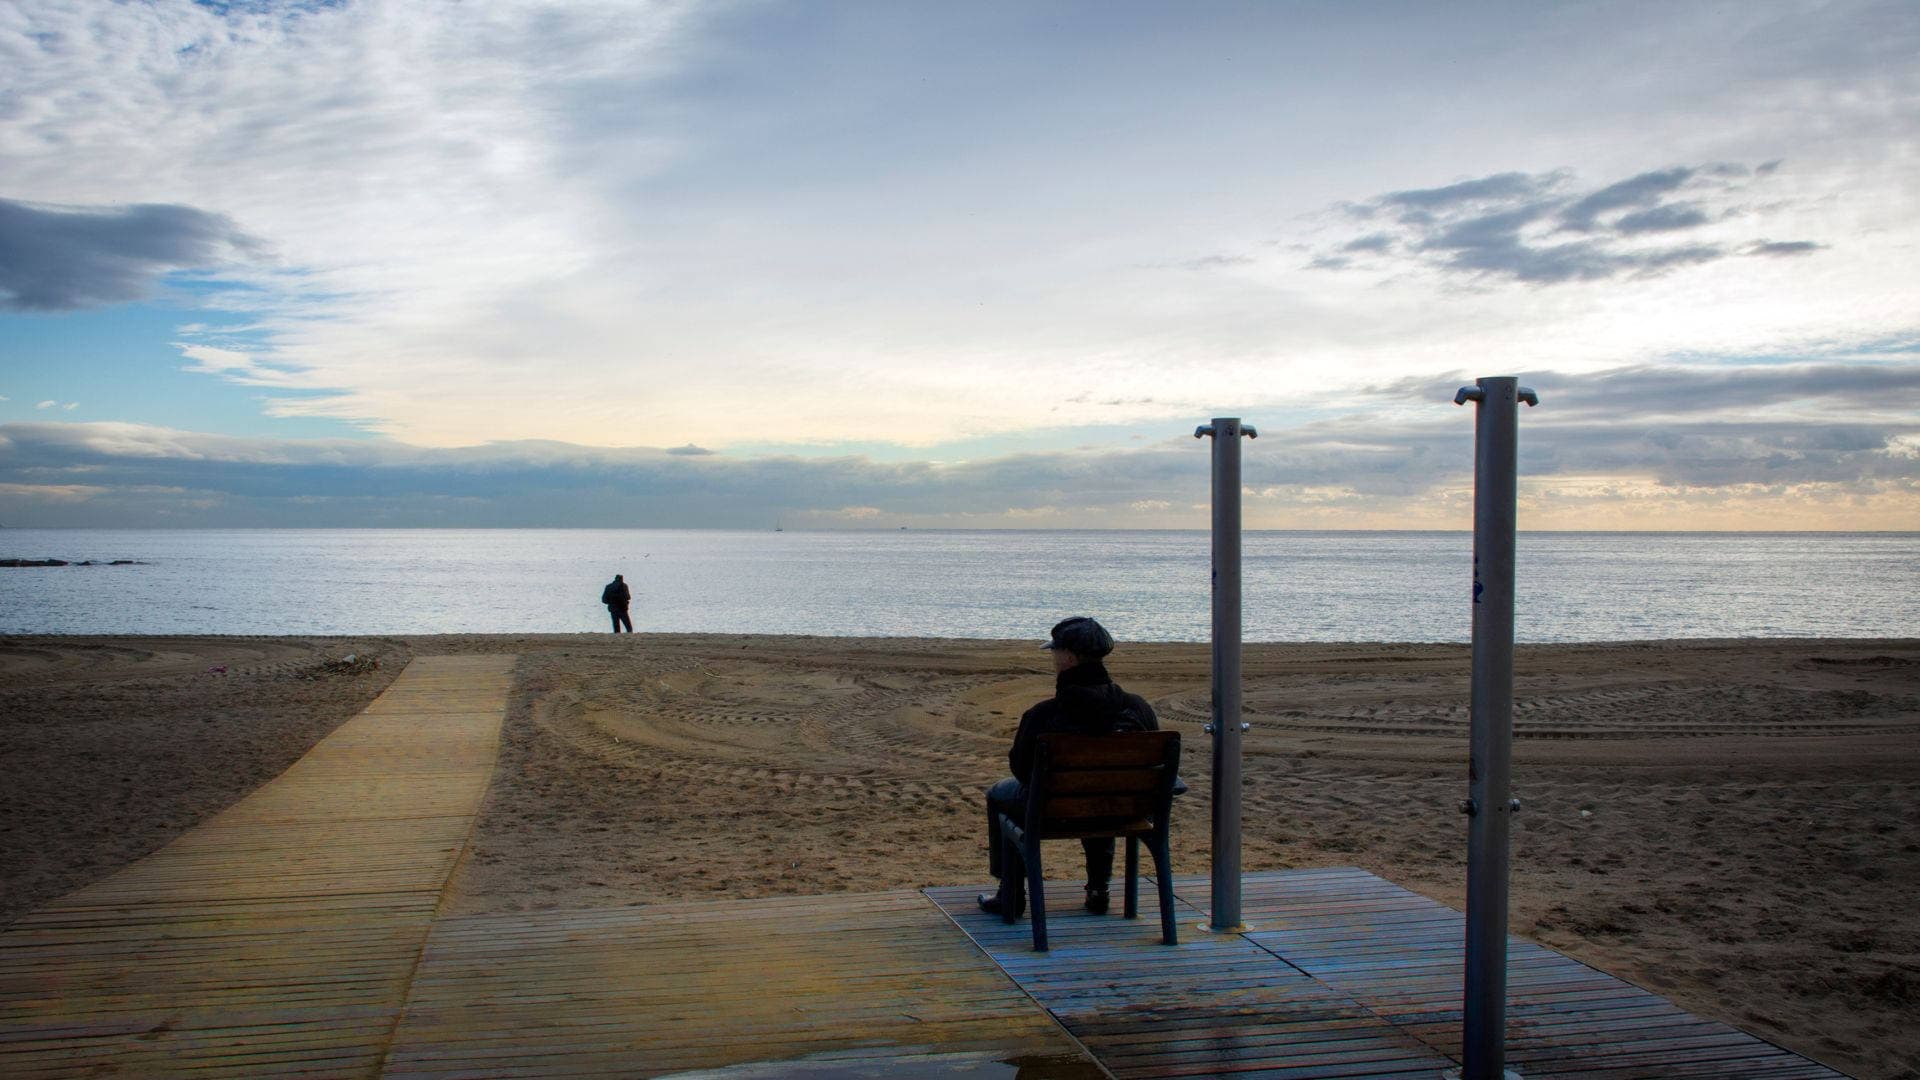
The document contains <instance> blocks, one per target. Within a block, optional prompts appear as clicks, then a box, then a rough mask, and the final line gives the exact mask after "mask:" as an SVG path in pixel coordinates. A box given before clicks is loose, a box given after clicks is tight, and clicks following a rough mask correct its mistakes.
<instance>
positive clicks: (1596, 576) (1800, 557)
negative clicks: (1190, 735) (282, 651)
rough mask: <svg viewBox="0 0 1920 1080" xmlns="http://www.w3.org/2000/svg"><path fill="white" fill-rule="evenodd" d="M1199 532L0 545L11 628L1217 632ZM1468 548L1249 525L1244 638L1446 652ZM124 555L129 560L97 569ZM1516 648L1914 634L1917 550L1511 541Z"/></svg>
mask: <svg viewBox="0 0 1920 1080" xmlns="http://www.w3.org/2000/svg"><path fill="white" fill-rule="evenodd" d="M1211 550H1212V549H1211V539H1210V537H1209V535H1208V534H1207V533H1206V532H1184V531H1164V532H1158V531H1138V532H1125V531H1118V532H1085V531H942V530H926V531H919V530H915V531H908V530H897V531H845V532H816V531H803V530H788V531H773V530H767V531H757V532H749V531H720V530H695V529H397V530H380V529H236V530H97V529H89V530H77V529H76V530H67V529H0V558H20V559H28V558H31V559H49V558H52V559H64V560H66V561H68V562H69V563H75V564H78V563H81V562H84V561H92V562H93V563H95V565H92V566H81V565H70V566H64V567H50V568H6V569H0V633H8V634H526V633H586V632H604V631H606V630H607V629H608V625H609V623H608V618H607V614H606V609H605V608H603V607H602V606H601V605H600V603H599V597H600V590H601V587H602V586H603V585H605V584H606V583H607V582H608V581H609V580H611V579H612V577H613V575H614V574H616V573H620V574H624V575H625V576H626V580H627V581H628V582H629V583H630V585H631V586H632V589H633V592H634V597H635V601H634V606H633V619H634V625H635V627H636V628H637V629H638V630H640V631H642V632H647V631H655V632H676V633H678V632H689V633H712V634H814V635H827V636H906V637H956V638H1016V639H1017V638H1030V639H1033V640H1036V641H1038V640H1042V639H1044V638H1045V636H1046V631H1047V628H1048V627H1049V626H1051V625H1052V624H1053V623H1054V622H1055V621H1057V620H1058V619H1060V618H1063V617H1065V616H1068V615H1079V614H1085V615H1093V616H1095V617H1097V618H1099V619H1100V620H1101V621H1102V622H1103V623H1105V624H1106V625H1107V626H1108V627H1109V628H1110V629H1111V630H1112V631H1113V632H1114V633H1115V634H1116V635H1117V636H1119V637H1120V638H1121V639H1123V640H1134V641H1142V640H1144V641H1205V640H1208V638H1209V636H1210V634H1211V626H1212V622H1211V619H1212V616H1211V603H1212V596H1211V591H1210V589H1211V587H1210V581H1211V576H1210V575H1211ZM1472 554H1473V537H1472V535H1471V534H1470V533H1466V532H1257V531H1256V532H1248V533H1246V534H1245V536H1244V537H1243V540H1242V564H1243V569H1242V574H1243V581H1244V587H1243V599H1242V625H1243V629H1242V633H1243V635H1244V637H1245V639H1246V640H1248V641H1404V642H1462V641H1467V640H1470V637H1471V609H1470V596H1471V590H1472ZM115 560H127V562H125V563H124V564H123V565H107V564H110V563H112V562H114V561H115ZM1515 591H1516V602H1515V607H1516V615H1515V636H1516V637H1517V638H1518V639H1519V640H1520V641H1524V642H1564V641H1630V640H1650V639H1671V638H1735V637H1913V636H1920V533H1724V532H1715V533H1618V532H1591V533H1579V532H1532V533H1522V534H1521V535H1520V536H1519V539H1518V545H1517V570H1516V590H1515Z"/></svg>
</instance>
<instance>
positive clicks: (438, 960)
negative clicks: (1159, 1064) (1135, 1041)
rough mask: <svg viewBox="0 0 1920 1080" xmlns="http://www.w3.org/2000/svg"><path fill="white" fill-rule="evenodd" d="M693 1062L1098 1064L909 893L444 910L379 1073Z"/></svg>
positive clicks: (622, 1071)
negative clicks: (519, 910)
mask: <svg viewBox="0 0 1920 1080" xmlns="http://www.w3.org/2000/svg"><path fill="white" fill-rule="evenodd" d="M696 1070H697V1071H701V1072H700V1075H703V1076H705V1075H712V1076H721V1077H727V1078H730V1080H751V1078H759V1077H768V1078H771V1077H787V1076H801V1077H815V1078H819V1080H826V1078H852V1077H886V1076H905V1077H915V1078H921V1080H934V1078H939V1077H955V1078H960V1077H968V1078H975V1080H1014V1078H1015V1077H1016V1076H1018V1077H1022V1078H1027V1080H1034V1078H1041V1077H1051V1078H1056V1080H1098V1078H1100V1077H1103V1076H1105V1075H1106V1074H1105V1073H1103V1072H1102V1071H1101V1069H1100V1067H1099V1066H1098V1065H1097V1064H1095V1063H1094V1062H1093V1060H1092V1059H1091V1058H1089V1057H1087V1056H1086V1055H1085V1053H1084V1052H1083V1051H1082V1050H1081V1049H1080V1048H1079V1047H1078V1046H1077V1045H1076V1044H1075V1043H1074V1042H1073V1040H1072V1039H1071V1038H1069V1037H1068V1036H1067V1034H1066V1033H1065V1032H1064V1031H1063V1030H1062V1029H1061V1027H1060V1026H1059V1025H1058V1024H1057V1023H1055V1022H1054V1021H1053V1020H1052V1019H1051V1018H1049V1017H1048V1016H1047V1014H1046V1013H1045V1012H1044V1011H1042V1010H1041V1009H1038V1008H1036V1007H1035V1006H1034V1004H1033V1002H1032V1001H1031V1000H1030V999H1029V998H1028V997H1027V996H1026V995H1025V994H1023V993H1021V991H1020V989H1019V988H1018V987H1017V986H1015V985H1014V983H1013V981H1012V980H1011V979H1009V978H1007V976H1006V975H1005V974H1003V973H1002V972H1001V971H1000V970H999V969H998V968H996V967H995V966H994V964H993V962H992V961H991V960H989V959H988V958H987V957H986V956H984V955H983V954H982V953H981V952H980V951H979V950H978V949H976V948H974V947H973V946H972V945H971V944H970V943H969V942H968V941H967V939H966V938H965V937H964V936H963V935H961V934H958V933H955V932H954V929H953V926H952V924H951V923H949V922H948V921H947V919H946V917H945V916H943V915H942V914H941V913H940V911H939V910H938V909H937V908H935V907H934V906H933V905H932V904H930V903H928V901H927V899H926V898H925V897H923V896H921V895H920V894H919V893H915V892H893V893H879V894H869V895H843V896H807V897H793V898H784V899H772V900H746V901H742V900H732V901H718V902H713V903H693V904H671V905H658V906H652V907H636V908H614V909H603V910H597V911H573V912H534V913H527V914H513V915H483V916H471V917H461V918H451V919H446V920H443V921H442V922H441V923H440V925H438V926H436V927H435V928H434V931H433V935H432V938H431V939H430V940H429V942H428V946H427V953H426V957H425V959H424V961H423V962H422V964H421V968H420V973H419V976H418V977H417V978H416V979H415V982H414V988H413V996H412V998H411V1000H410V1001H409V1003H408V1005H407V1010H406V1016H405V1018H404V1020H403V1021H402V1022H401V1025H400V1030H399V1032H398V1034H397V1035H396V1036H395V1039H394V1044H393V1052H392V1054H391V1056H390V1057H389V1058H388V1061H387V1067H386V1072H385V1075H386V1076H388V1077H408V1078H420V1077H453V1076H469V1077H470V1076H489V1077H518V1076H528V1077H536V1076H537V1077H547V1076H655V1075H660V1074H663V1073H666V1074H673V1073H679V1072H683V1071H696ZM706 1070H712V1072H710V1073H709V1072H706Z"/></svg>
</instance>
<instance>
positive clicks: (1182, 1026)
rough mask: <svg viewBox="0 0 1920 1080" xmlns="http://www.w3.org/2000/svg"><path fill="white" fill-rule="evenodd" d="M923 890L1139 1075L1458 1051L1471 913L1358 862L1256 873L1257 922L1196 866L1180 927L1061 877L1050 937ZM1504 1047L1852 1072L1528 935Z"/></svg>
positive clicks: (1517, 961)
mask: <svg viewBox="0 0 1920 1080" xmlns="http://www.w3.org/2000/svg"><path fill="white" fill-rule="evenodd" d="M928 895H929V897H930V898H932V899H933V900H934V901H935V902H936V903H938V904H939V905H940V906H941V908H942V910H944V911H946V912H947V914H948V915H949V916H950V917H952V918H953V920H954V922H955V923H956V924H957V925H959V926H960V927H961V928H962V929H963V930H965V931H966V932H967V934H968V935H969V936H971V937H972V938H973V939H974V941H975V942H977V943H978V944H979V945H980V947H981V948H983V949H985V950H986V951H987V952H988V953H989V954H991V955H992V956H993V958H994V960H995V961H996V962H997V963H999V964H1000V965H1001V966H1002V967H1003V968H1004V969H1005V970H1006V971H1007V972H1008V973H1009V974H1010V975H1012V976H1013V978H1014V979H1015V980H1016V981H1017V982H1019V983H1020V985H1021V987H1022V988H1023V989H1025V990H1026V991H1027V992H1028V993H1030V994H1031V995H1033V998H1034V1000H1035V1001H1037V1002H1039V1003H1040V1004H1041V1005H1043V1006H1045V1007H1046V1008H1047V1009H1048V1011H1050V1012H1051V1013H1052V1014H1053V1015H1054V1016H1055V1017H1057V1018H1058V1019H1059V1020H1060V1022H1061V1023H1062V1024H1063V1025H1064V1026H1065V1027H1066V1028H1067V1030H1068V1031H1069V1032H1071V1033H1072V1034H1073V1035H1074V1036H1075V1037H1076V1038H1077V1039H1078V1040H1079V1041H1080V1042H1081V1043H1082V1044H1083V1045H1085V1046H1086V1047H1087V1048H1088V1050H1090V1051H1091V1052H1092V1053H1093V1054H1094V1055H1095V1056H1096V1057H1098V1058H1099V1059H1100V1060H1101V1062H1102V1063H1103V1064H1104V1065H1105V1066H1106V1067H1107V1068H1108V1069H1109V1070H1111V1071H1112V1073H1113V1075H1114V1076H1116V1077H1119V1078H1121V1080H1128V1078H1132V1077H1176V1076H1214V1075H1222V1074H1231V1075H1235V1076H1249V1077H1251V1076H1259V1077H1272V1078H1279V1077H1300V1078H1308V1077H1362V1076H1365V1077H1416V1076H1419V1077H1434V1076H1437V1075H1439V1072H1440V1070H1442V1069H1446V1068H1454V1067H1457V1064H1458V1062H1457V1058H1458V1055H1459V1049H1460V1022H1461V1021H1460V1001H1461V997H1462V988H1461V981H1462V974H1461V973H1462V970H1463V958H1462V954H1461V950H1462V942H1463V941H1464V939H1465V933H1466V930H1465V920H1464V917H1463V916H1462V915H1461V914H1460V913H1459V912H1457V911H1454V910H1453V909H1451V908H1448V907H1446V906H1444V905H1441V904H1437V903H1435V902H1434V901H1432V900H1429V899H1427V898H1425V897H1423V896H1420V895H1418V894H1415V893H1411V892H1408V891H1407V890H1405V889H1402V888H1400V887H1399V886H1396V885H1393V884H1391V883H1390V882H1387V881H1383V880H1381V879H1380V878H1377V877H1375V876H1373V875H1372V874H1369V873H1367V872H1366V871H1363V870H1357V869H1352V868H1343V869H1331V870H1298V871H1281V872H1275V873H1262V874H1249V875H1247V876H1246V878H1245V880H1244V885H1243V902H1242V908H1241V910H1242V913H1243V915H1244V917H1245V918H1246V920H1247V922H1248V923H1249V924H1251V925H1252V927H1253V928H1254V932H1252V933H1250V934H1247V935H1244V936H1220V935H1214V934H1209V933H1205V932H1203V931H1202V930H1200V929H1199V926H1200V924H1203V923H1205V922H1206V921H1207V910H1206V904H1207V901H1208V897H1209V882H1208V880H1207V879H1205V878H1183V879H1180V880H1178V881H1176V882H1175V885H1174V897H1175V900H1176V902H1178V903H1180V904H1181V905H1182V907H1183V909H1184V910H1183V911H1182V916H1181V920H1180V921H1181V926H1182V934H1181V943H1180V944H1179V945H1177V946H1174V947H1168V946H1165V945H1162V944H1160V932H1159V921H1158V910H1157V908H1156V907H1155V906H1154V905H1153V903H1152V902H1151V901H1150V899H1149V890H1146V889H1143V890H1141V918H1140V919H1139V920H1137V921H1134V922H1132V923H1129V922H1127V921H1126V920H1122V919H1118V918H1116V917H1115V916H1113V915H1107V916H1105V917H1094V916H1090V915H1086V914H1085V913H1083V912H1081V911H1080V910H1079V902H1080V896H1079V888H1078V886H1077V885H1075V884H1073V883H1060V884H1059V886H1058V889H1057V895H1056V888H1055V886H1054V885H1050V886H1049V888H1048V890H1047V898H1048V907H1049V911H1051V912H1059V913H1061V914H1060V915H1058V916H1056V917H1050V918H1049V920H1048V931H1049V936H1050V937H1051V938H1052V942H1051V943H1052V946H1053V947H1052V950H1051V952H1048V953H1035V952H1033V951H1032V948H1033V942H1032V937H1031V934H1030V932H1029V928H1028V926H1027V924H1026V922H1025V921H1022V922H1020V923H1017V924H1014V925H1012V926H1008V925H1005V924H1003V923H1001V922H1000V920H999V919H998V918H995V917H992V916H987V915H984V914H981V913H980V912H979V911H978V910H977V909H976V908H975V906H974V903H973V895H974V894H973V891H972V890H967V889H932V890H928ZM1508 950H1509V951H1508V990H1509V993H1508V1006H1507V1046H1508V1050H1507V1064H1508V1066H1509V1067H1510V1068H1513V1069H1516V1070H1517V1071H1519V1072H1520V1074H1521V1075H1522V1076H1524V1077H1526V1078H1528V1080H1541V1078H1547V1077H1565V1078H1578V1080H1627V1078H1645V1080H1662V1078H1668V1077H1674V1078H1678V1077H1696V1078H1705V1077H1718V1078H1727V1080H1735V1078H1746V1077H1766V1078H1773V1080H1786V1078H1794V1080H1802V1078H1807V1080H1810V1078H1833V1077H1841V1076H1842V1075H1843V1074H1841V1073H1838V1072H1835V1071H1833V1070H1832V1069H1829V1068H1827V1067H1825V1066H1823V1065H1819V1064H1817V1063H1815V1062H1812V1061H1809V1060H1807V1059H1805V1058H1802V1057H1799V1056H1797V1055H1795V1054H1791V1053H1789V1052H1787V1051H1785V1050H1783V1049H1781V1048H1780V1047H1778V1046H1775V1045H1773V1044H1771V1043H1768V1042H1765V1041H1763V1040H1761V1039H1758V1038H1756V1037H1754V1036H1752V1035H1748V1034H1746V1033H1745V1032H1741V1031H1738V1030H1736V1029H1734V1028H1731V1027H1728V1026H1727V1025H1725V1024H1722V1023H1719V1022H1717V1021H1713V1020H1707V1019H1704V1018H1702V1017H1698V1016H1693V1015H1691V1014H1689V1013H1687V1012H1685V1011H1684V1010H1682V1009H1680V1008H1679V1007H1678V1006H1676V1005H1674V1004H1672V1003H1671V1002H1668V1001H1666V1000H1665V999H1663V998H1661V997H1659V996H1657V995H1655V994H1652V993H1649V992H1648V991H1645V990H1642V989H1640V988H1639V987H1636V986H1633V985H1631V984H1629V983H1625V982H1622V981H1621V980H1619V979H1615V978H1613V977H1612V976H1610V975H1607V974H1605V973H1603V972H1599V971H1596V970H1594V969H1593V968H1590V967H1587V966H1586V965H1584V964H1582V963H1580V962H1578V961H1576V960H1573V959H1571V958H1569V957H1566V956H1563V955H1561V954H1559V953H1557V952H1554V951H1553V950H1551V949H1547V948H1544V947H1542V946H1539V945H1535V944H1532V943H1530V942H1526V941H1522V940H1520V939H1518V938H1512V939H1509V945H1508Z"/></svg>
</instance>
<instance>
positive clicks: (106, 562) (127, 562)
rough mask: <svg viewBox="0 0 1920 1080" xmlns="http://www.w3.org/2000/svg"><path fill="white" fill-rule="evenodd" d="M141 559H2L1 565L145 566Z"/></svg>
mask: <svg viewBox="0 0 1920 1080" xmlns="http://www.w3.org/2000/svg"><path fill="white" fill-rule="evenodd" d="M145 565H147V564H146V563H143V562H141V561H140V560H139V559H82V560H80V561H79V562H68V561H67V560H65V559H0V567H9V566H12V567H24V566H145Z"/></svg>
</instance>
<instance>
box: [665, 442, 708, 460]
mask: <svg viewBox="0 0 1920 1080" xmlns="http://www.w3.org/2000/svg"><path fill="white" fill-rule="evenodd" d="M667 453H669V454H672V455H673V456H675V457H705V456H707V455H708V454H711V453H713V451H711V450H709V449H707V448H706V447H704V446H695V445H693V444H692V443H688V444H686V445H685V446H675V447H671V448H669V449H668V450H667Z"/></svg>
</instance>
